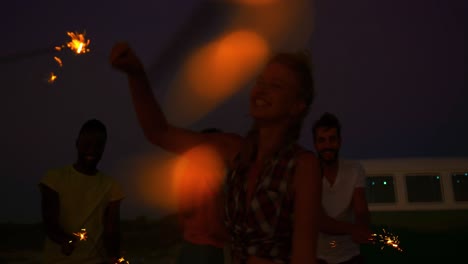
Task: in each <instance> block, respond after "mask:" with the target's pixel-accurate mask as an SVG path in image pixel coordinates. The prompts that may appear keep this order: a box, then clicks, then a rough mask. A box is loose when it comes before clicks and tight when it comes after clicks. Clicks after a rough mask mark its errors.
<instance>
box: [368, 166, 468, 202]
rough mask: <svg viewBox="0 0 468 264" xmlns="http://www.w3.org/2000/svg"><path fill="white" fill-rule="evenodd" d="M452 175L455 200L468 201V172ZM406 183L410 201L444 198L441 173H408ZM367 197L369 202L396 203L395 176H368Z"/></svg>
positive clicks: (433, 200) (428, 200)
mask: <svg viewBox="0 0 468 264" xmlns="http://www.w3.org/2000/svg"><path fill="white" fill-rule="evenodd" d="M451 176H452V177H451V178H452V187H453V188H452V189H453V192H454V197H455V201H468V172H463V173H452V174H451ZM405 183H406V192H407V199H408V202H410V203H420V202H442V200H443V199H442V187H441V183H440V175H406V176H405ZM367 199H368V201H369V203H395V201H396V192H395V182H394V178H393V176H369V177H367Z"/></svg>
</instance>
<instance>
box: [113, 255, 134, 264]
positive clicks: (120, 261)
mask: <svg viewBox="0 0 468 264" xmlns="http://www.w3.org/2000/svg"><path fill="white" fill-rule="evenodd" d="M121 263H122V264H130V262H128V261H127V260H125V258H123V257H120V258H119V259H118V260H117V262H116V263H115V264H121Z"/></svg>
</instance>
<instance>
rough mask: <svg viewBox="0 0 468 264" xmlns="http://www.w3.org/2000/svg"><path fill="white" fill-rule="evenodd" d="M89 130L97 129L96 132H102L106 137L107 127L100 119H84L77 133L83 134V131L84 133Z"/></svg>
mask: <svg viewBox="0 0 468 264" xmlns="http://www.w3.org/2000/svg"><path fill="white" fill-rule="evenodd" d="M90 131H93V132H94V131H97V132H101V133H103V134H104V136H105V137H106V138H107V129H106V125H104V123H102V122H101V121H99V120H97V119H89V120H88V121H86V122H85V123H84V124H83V125H82V126H81V129H80V133H79V135H81V134H83V133H86V132H90Z"/></svg>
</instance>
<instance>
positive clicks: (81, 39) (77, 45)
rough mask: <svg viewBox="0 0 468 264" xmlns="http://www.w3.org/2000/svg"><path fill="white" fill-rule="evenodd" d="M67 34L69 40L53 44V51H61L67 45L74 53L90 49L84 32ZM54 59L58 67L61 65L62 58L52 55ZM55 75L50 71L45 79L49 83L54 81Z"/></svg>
mask: <svg viewBox="0 0 468 264" xmlns="http://www.w3.org/2000/svg"><path fill="white" fill-rule="evenodd" d="M67 35H68V36H69V37H70V38H71V40H70V41H69V42H67V43H65V44H63V45H60V46H55V47H54V50H55V51H62V50H63V49H64V48H65V47H68V48H69V49H70V50H71V51H73V52H74V53H75V54H77V55H79V54H84V53H87V52H89V51H90V49H89V43H90V42H91V41H90V40H89V39H86V37H85V35H86V33H85V32H84V33H78V32H67ZM54 60H55V61H56V62H57V63H58V65H59V66H60V67H62V66H63V62H62V59H61V58H59V57H58V56H54ZM56 79H57V76H56V75H55V74H54V73H51V75H50V77H49V79H48V80H47V81H48V82H49V83H53V82H55V80H56Z"/></svg>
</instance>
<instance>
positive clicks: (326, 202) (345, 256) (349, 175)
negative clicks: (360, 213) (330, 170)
mask: <svg viewBox="0 0 468 264" xmlns="http://www.w3.org/2000/svg"><path fill="white" fill-rule="evenodd" d="M338 164H339V165H338V174H337V176H336V179H335V182H334V184H333V185H330V182H329V181H328V180H327V179H326V178H325V177H323V179H322V205H323V208H324V210H325V212H326V213H327V214H328V216H330V217H332V218H334V219H336V220H339V221H346V222H352V221H353V211H352V207H351V201H352V196H353V193H354V189H355V188H365V187H366V182H365V180H366V178H365V173H364V169H363V168H362V166H361V165H360V164H359V163H358V162H355V161H347V160H339V163H338ZM359 254H360V250H359V245H358V244H356V243H354V242H353V241H352V239H351V236H349V235H330V234H325V233H319V240H318V251H317V255H318V257H319V258H320V259H323V260H325V261H327V262H328V263H340V262H343V261H346V260H349V259H350V258H352V257H354V256H356V255H359Z"/></svg>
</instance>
